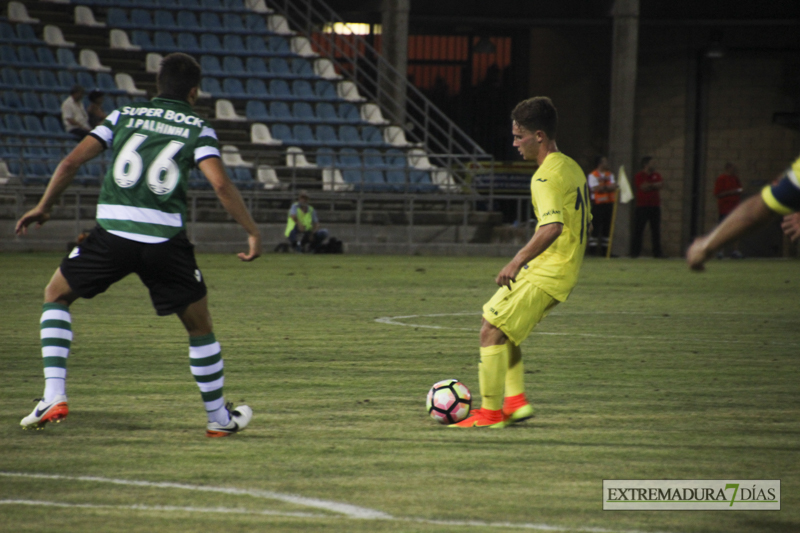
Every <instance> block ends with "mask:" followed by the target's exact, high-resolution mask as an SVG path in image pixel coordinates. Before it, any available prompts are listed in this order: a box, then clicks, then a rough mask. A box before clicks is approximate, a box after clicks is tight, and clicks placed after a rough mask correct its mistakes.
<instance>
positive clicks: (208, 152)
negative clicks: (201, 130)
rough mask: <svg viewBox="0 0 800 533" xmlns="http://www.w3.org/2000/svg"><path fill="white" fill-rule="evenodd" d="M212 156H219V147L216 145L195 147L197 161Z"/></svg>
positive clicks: (195, 159) (195, 160)
mask: <svg viewBox="0 0 800 533" xmlns="http://www.w3.org/2000/svg"><path fill="white" fill-rule="evenodd" d="M210 156H216V157H219V149H218V148H217V147H215V146H198V147H197V148H195V149H194V162H195V163H197V162H198V161H200V160H201V159H205V158H206V157H210Z"/></svg>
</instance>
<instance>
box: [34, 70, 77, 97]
mask: <svg viewBox="0 0 800 533" xmlns="http://www.w3.org/2000/svg"><path fill="white" fill-rule="evenodd" d="M61 81H62V80H61V79H58V78H56V75H55V73H54V72H52V71H50V70H40V71H39V83H41V85H42V86H43V87H47V90H49V91H64V92H66V91H69V90H70V88H71V87H72V86H71V85H62V84H61ZM65 81H67V80H65ZM72 81H73V82H74V81H75V80H74V79H73V80H72ZM65 98H66V97H65ZM59 105H61V104H59Z"/></svg>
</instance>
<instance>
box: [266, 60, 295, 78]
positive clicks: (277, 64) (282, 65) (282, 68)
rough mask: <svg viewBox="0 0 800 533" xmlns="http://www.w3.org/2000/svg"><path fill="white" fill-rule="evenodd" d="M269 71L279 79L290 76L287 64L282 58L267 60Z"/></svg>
mask: <svg viewBox="0 0 800 533" xmlns="http://www.w3.org/2000/svg"><path fill="white" fill-rule="evenodd" d="M269 71H270V72H272V73H273V74H274V75H276V76H281V77H287V76H289V75H290V74H291V71H290V70H289V63H288V62H287V61H286V60H285V59H284V58H282V57H273V58H271V59H270V60H269Z"/></svg>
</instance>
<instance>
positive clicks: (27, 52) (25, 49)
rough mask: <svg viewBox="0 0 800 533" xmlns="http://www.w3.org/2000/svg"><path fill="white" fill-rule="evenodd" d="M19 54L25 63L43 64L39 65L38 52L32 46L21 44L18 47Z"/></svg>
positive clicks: (28, 64)
mask: <svg viewBox="0 0 800 533" xmlns="http://www.w3.org/2000/svg"><path fill="white" fill-rule="evenodd" d="M17 56H19V60H20V62H21V63H22V64H23V65H27V66H29V67H30V66H34V65H35V66H42V65H39V58H38V57H36V52H34V51H33V48H31V47H30V46H20V47H19V48H17Z"/></svg>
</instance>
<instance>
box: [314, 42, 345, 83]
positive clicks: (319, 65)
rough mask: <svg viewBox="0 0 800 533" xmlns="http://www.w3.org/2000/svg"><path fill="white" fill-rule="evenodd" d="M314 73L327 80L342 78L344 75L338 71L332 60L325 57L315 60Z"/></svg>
mask: <svg viewBox="0 0 800 533" xmlns="http://www.w3.org/2000/svg"><path fill="white" fill-rule="evenodd" d="M309 46H310V45H309ZM314 74H316V75H317V76H319V77H321V78H325V79H327V80H340V79H342V76H341V75H340V74H337V73H336V67H334V66H333V63H332V62H331V60H330V59H325V58H324V57H322V58H320V59H317V60H316V61H314Z"/></svg>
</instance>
